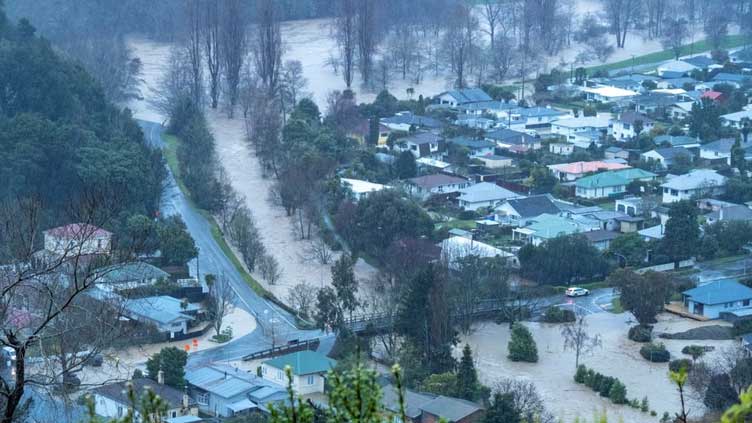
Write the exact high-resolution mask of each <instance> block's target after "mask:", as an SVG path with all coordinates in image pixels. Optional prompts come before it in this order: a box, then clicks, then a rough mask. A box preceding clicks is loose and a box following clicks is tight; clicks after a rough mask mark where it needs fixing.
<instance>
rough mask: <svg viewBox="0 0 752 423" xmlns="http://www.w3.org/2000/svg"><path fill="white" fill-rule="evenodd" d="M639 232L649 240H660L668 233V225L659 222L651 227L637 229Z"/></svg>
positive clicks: (643, 237)
mask: <svg viewBox="0 0 752 423" xmlns="http://www.w3.org/2000/svg"><path fill="white" fill-rule="evenodd" d="M637 233H638V234H639V235H640V236H641V237H642V239H643V240H645V241H647V242H649V241H660V240H662V239H663V236H664V234H665V233H666V225H664V224H659V225H655V226H651V227H649V228H645V229H641V230H639V231H637Z"/></svg>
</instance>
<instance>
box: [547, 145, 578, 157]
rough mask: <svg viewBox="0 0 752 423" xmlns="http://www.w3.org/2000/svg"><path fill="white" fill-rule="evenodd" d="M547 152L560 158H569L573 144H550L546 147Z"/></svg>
mask: <svg viewBox="0 0 752 423" xmlns="http://www.w3.org/2000/svg"><path fill="white" fill-rule="evenodd" d="M548 151H550V152H551V153H553V154H558V155H560V156H569V155H571V154H572V153H574V144H572V143H568V142H552V143H551V144H549V145H548Z"/></svg>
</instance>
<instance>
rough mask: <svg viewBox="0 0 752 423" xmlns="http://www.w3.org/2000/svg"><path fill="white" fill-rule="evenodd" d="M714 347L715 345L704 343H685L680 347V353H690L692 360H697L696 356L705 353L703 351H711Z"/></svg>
mask: <svg viewBox="0 0 752 423" xmlns="http://www.w3.org/2000/svg"><path fill="white" fill-rule="evenodd" d="M714 349H715V347H711V346H705V345H687V346H686V347H684V348H682V354H686V355H690V356H692V360H697V359H698V358H700V357H702V356H703V355H705V352H707V351H713V350H714Z"/></svg>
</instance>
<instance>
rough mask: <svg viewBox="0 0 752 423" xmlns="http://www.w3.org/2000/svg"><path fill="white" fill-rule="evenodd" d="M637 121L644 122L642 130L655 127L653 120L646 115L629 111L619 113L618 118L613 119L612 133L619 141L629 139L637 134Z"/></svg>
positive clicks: (645, 130) (647, 130)
mask: <svg viewBox="0 0 752 423" xmlns="http://www.w3.org/2000/svg"><path fill="white" fill-rule="evenodd" d="M637 122H642V129H641V131H642V132H649V131H650V130H651V129H653V124H654V122H653V120H652V119H650V118H649V117H647V116H645V115H641V114H639V113H636V112H633V111H628V112H624V113H622V114H621V115H619V117H618V118H616V119H614V120H613V121H611V135H613V137H614V138H616V140H617V141H628V140H631V139H633V138H634V137H636V136H637V130H636V125H637Z"/></svg>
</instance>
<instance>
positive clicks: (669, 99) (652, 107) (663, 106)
mask: <svg viewBox="0 0 752 423" xmlns="http://www.w3.org/2000/svg"><path fill="white" fill-rule="evenodd" d="M677 101H678V100H677V98H676V96H675V95H672V94H667V93H662V92H650V93H647V94H642V95H639V96H636V97H634V98H632V99H631V100H630V102H631V103H632V104H634V106H635V110H636V111H637V112H638V113H642V114H647V113H660V112H661V111H664V110H668V109H670V108H671V106H672V105H674V104H675V103H676V102H677Z"/></svg>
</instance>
